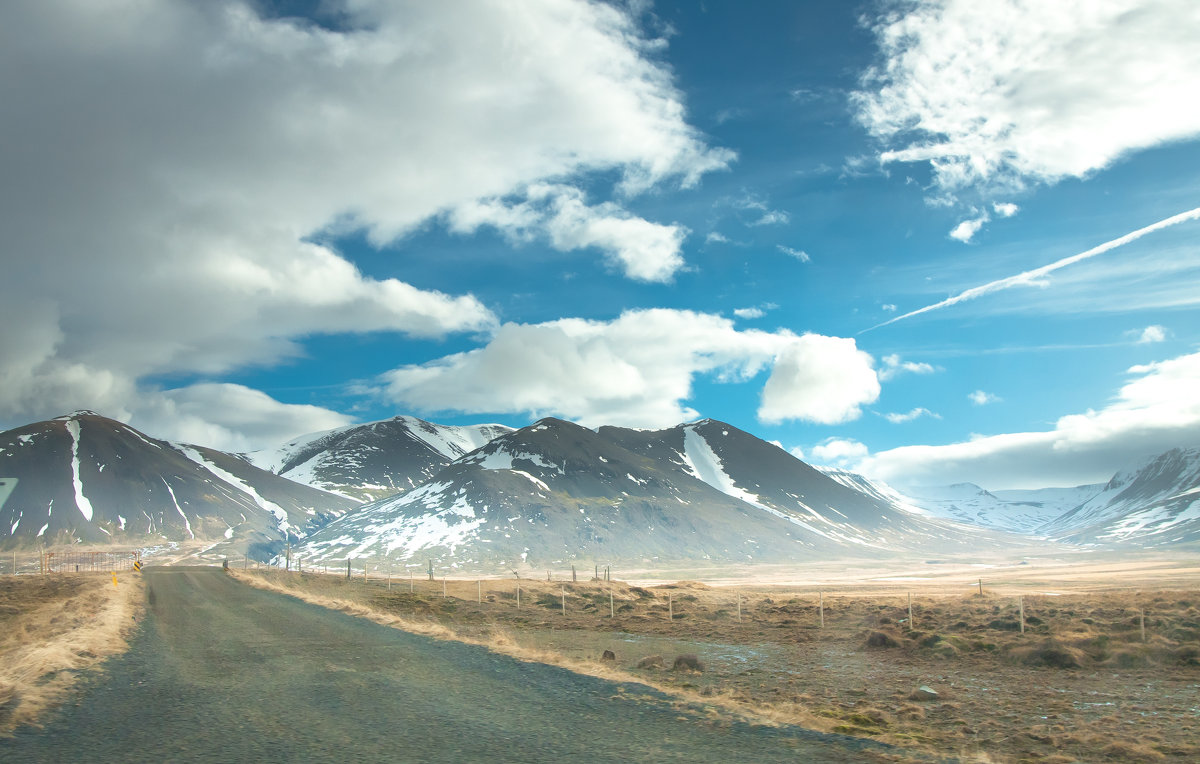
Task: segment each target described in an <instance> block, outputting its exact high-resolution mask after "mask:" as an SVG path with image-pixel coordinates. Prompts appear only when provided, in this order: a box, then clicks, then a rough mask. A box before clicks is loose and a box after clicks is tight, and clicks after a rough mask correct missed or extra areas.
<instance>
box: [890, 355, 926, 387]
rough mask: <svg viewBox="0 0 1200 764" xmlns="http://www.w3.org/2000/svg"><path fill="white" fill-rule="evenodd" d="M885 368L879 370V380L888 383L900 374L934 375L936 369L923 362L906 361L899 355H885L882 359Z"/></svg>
mask: <svg viewBox="0 0 1200 764" xmlns="http://www.w3.org/2000/svg"><path fill="white" fill-rule="evenodd" d="M880 360H881V361H882V362H883V368H882V369H880V370H879V379H881V380H882V381H884V382H886V381H888V380H889V379H895V378H896V377H897V376H899V375H900V374H933V373H934V372H935V371H937V369H935V368H934V367H933V366H931V365H930V364H927V363H925V362H923V361H905V360H904V359H903V358H901V357H900V355H899V354H898V353H892V354H891V355H885V356H884V357H883V358H881V359H880Z"/></svg>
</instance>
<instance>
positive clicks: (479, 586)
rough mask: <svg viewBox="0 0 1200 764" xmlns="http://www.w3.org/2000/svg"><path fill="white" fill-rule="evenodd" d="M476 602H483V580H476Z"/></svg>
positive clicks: (478, 603) (479, 603)
mask: <svg viewBox="0 0 1200 764" xmlns="http://www.w3.org/2000/svg"><path fill="white" fill-rule="evenodd" d="M475 604H476V605H482V604H483V583H482V582H481V581H476V582H475Z"/></svg>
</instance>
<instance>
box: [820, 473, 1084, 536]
mask: <svg viewBox="0 0 1200 764" xmlns="http://www.w3.org/2000/svg"><path fill="white" fill-rule="evenodd" d="M821 471H822V472H824V473H825V474H826V475H829V477H831V478H833V479H834V480H837V481H838V482H839V483H842V484H843V485H846V486H848V487H850V488H853V489H855V490H856V491H860V492H862V493H865V494H867V495H868V496H873V497H876V498H878V499H880V500H882V501H886V502H889V503H891V504H892V505H893V506H896V507H898V508H900V509H904V510H906V511H909V512H915V513H917V514H922V515H926V516H929V517H940V518H943V519H946V520H954V521H956V522H960V523H966V524H968V525H975V526H979V527H981V528H989V529H991V530H997V531H1005V532H1009V533H1027V534H1037V532H1038V529H1039V528H1041V527H1042V526H1043V525H1045V524H1046V523H1048V522H1050V521H1051V520H1053V519H1055V518H1056V517H1058V516H1059V515H1061V514H1063V513H1064V512H1066V511H1067V510H1069V509H1071V508H1073V507H1076V506H1078V505H1079V504H1081V503H1082V502H1084V501H1087V500H1088V499H1089V498H1091V497H1092V496H1095V495H1096V494H1097V493H1099V492H1100V490H1101V489H1102V488H1103V486H1102V485H1081V486H1077V487H1075V488H1039V489H1036V490H1009V491H987V490H985V489H983V488H980V487H979V486H977V485H975V484H974V483H955V484H954V485H948V486H937V487H923V488H920V489H916V490H914V491H913V492H912V493H911V494H905V493H901V492H900V491H897V490H896V489H895V488H893V487H891V486H890V485H888V484H887V483H883V482H880V481H878V480H872V479H870V478H867V477H864V476H862V475H859V474H857V473H854V472H846V471H844V470H838V469H833V468H824V467H823V468H821Z"/></svg>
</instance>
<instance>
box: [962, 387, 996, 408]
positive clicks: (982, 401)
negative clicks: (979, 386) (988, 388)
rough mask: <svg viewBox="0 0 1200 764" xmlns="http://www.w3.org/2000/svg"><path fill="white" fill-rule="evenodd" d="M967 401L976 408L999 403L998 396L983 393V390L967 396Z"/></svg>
mask: <svg viewBox="0 0 1200 764" xmlns="http://www.w3.org/2000/svg"><path fill="white" fill-rule="evenodd" d="M967 400H969V401H970V402H971V403H974V404H975V405H976V406H986V405H987V404H989V403H997V402H999V401H1000V396H998V395H993V394H992V393H988V392H984V391H983V390H976V391H975V392H973V393H969V394H968V395H967Z"/></svg>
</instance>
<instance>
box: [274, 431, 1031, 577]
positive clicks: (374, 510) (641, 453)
mask: <svg viewBox="0 0 1200 764" xmlns="http://www.w3.org/2000/svg"><path fill="white" fill-rule="evenodd" d="M981 541H982V542H985V543H990V544H1010V545H1015V544H1017V543H1020V542H1021V541H1022V540H1020V539H1017V538H1015V537H1011V536H1004V535H1002V534H995V533H993V534H988V533H983V534H982V536H981V533H980V531H979V530H978V529H973V528H967V527H965V526H963V525H960V524H957V523H951V522H946V521H943V520H939V519H936V518H928V517H922V516H919V515H915V514H912V513H910V512H907V511H904V510H903V509H899V508H896V507H893V506H890V505H887V504H885V503H883V502H880V501H877V500H876V499H874V498H873V497H870V496H866V495H864V494H862V493H859V492H857V491H854V490H851V489H849V488H847V487H846V486H843V485H841V484H840V483H837V482H836V481H833V480H831V479H829V478H828V477H826V476H825V475H823V474H822V473H820V472H818V471H817V470H814V469H813V468H811V467H809V466H808V465H807V464H804V463H803V462H801V461H800V460H798V459H796V458H795V457H793V456H792V455H790V454H788V453H787V452H786V451H784V450H783V449H781V448H779V447H778V446H775V445H772V444H770V443H767V442H765V441H762V440H759V439H758V438H755V437H753V436H751V435H749V434H747V433H745V432H742V431H741V430H738V429H737V428H735V427H733V426H731V425H727V424H722V423H720V422H715V421H712V420H704V421H702V422H696V423H693V424H686V425H680V426H678V427H674V428H672V429H669V430H658V431H640V430H628V429H623V428H617V427H601V428H600V429H599V431H598V432H597V431H593V430H589V429H587V428H584V427H580V426H579V425H575V424H571V423H569V422H564V421H562V420H559V419H543V420H541V421H540V422H537V423H536V424H534V425H531V426H529V427H525V428H522V429H520V430H515V431H513V432H510V433H506V434H504V435H501V436H499V437H497V438H495V439H494V440H492V441H491V442H489V443H488V444H487V445H485V446H483V447H482V448H480V449H478V450H476V451H474V452H472V453H469V454H467V455H465V456H463V457H460V458H459V459H457V460H455V461H453V462H451V463H450V464H449V465H447V466H446V467H445V468H444V469H442V470H441V471H440V472H438V473H437V474H436V475H434V476H433V477H432V478H431V479H430V480H429V482H427V483H425V484H424V485H422V486H421V487H419V488H417V489H415V490H412V491H409V492H408V493H405V494H402V495H400V496H397V497H393V498H389V499H383V500H380V501H375V502H372V503H369V504H366V505H364V506H363V507H361V508H359V509H358V510H357V511H356V512H354V513H353V514H350V515H347V516H345V517H343V518H341V519H340V520H337V521H334V522H332V523H330V524H329V525H327V526H325V527H324V528H322V529H321V530H319V531H317V532H316V533H314V534H312V535H311V536H309V537H308V538H307V539H306V540H305V542H304V544H303V545H302V546H301V547H299V548H298V549H297V550H295V551H296V553H298V554H301V555H304V556H305V557H306V558H308V559H311V560H312V561H313V562H314V563H321V562H323V561H329V560H335V559H345V558H346V556H347V555H350V556H352V557H356V558H361V557H372V558H383V557H387V558H398V559H401V560H406V559H410V558H412V557H413V556H414V555H415V556H418V557H420V558H421V559H425V558H428V559H431V560H435V561H437V562H438V563H439V564H443V565H446V564H448V565H466V566H486V565H498V564H518V563H522V562H528V563H530V564H536V565H541V564H549V563H561V562H564V561H568V560H580V559H586V560H601V561H603V560H618V559H619V560H638V561H646V562H653V561H665V560H672V561H674V560H707V561H724V562H733V561H738V562H749V561H765V560H770V561H776V562H778V561H786V560H802V559H814V558H829V557H835V556H842V557H844V556H850V555H853V556H878V555H887V554H893V553H896V552H902V551H919V552H921V553H945V552H948V551H954V552H964V551H969V550H970V549H972V548H976V547H977V546H978V544H979V543H980V542H981Z"/></svg>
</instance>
